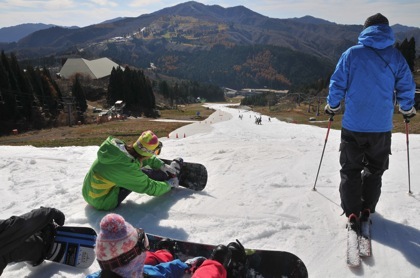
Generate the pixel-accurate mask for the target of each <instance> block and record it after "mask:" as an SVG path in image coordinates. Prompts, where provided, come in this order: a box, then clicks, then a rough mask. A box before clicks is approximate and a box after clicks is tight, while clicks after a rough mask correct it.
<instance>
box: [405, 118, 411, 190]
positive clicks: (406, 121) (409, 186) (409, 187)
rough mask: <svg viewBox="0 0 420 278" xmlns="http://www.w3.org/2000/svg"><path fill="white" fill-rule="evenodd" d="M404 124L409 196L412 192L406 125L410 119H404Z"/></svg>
mask: <svg viewBox="0 0 420 278" xmlns="http://www.w3.org/2000/svg"><path fill="white" fill-rule="evenodd" d="M404 122H405V139H406V142H407V165H408V194H409V195H411V194H413V192H411V181H410V149H409V146H408V145H409V143H408V123H409V122H410V119H409V118H407V117H404Z"/></svg>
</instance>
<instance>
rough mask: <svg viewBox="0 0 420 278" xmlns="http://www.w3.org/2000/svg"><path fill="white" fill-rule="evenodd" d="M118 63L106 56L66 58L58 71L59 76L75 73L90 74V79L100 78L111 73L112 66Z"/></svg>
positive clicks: (69, 75) (66, 76) (68, 75)
mask: <svg viewBox="0 0 420 278" xmlns="http://www.w3.org/2000/svg"><path fill="white" fill-rule="evenodd" d="M117 67H119V65H118V64H117V63H114V62H113V61H111V60H110V59H108V58H100V59H96V60H92V61H90V60H86V59H83V58H68V59H67V61H66V62H65V63H64V65H63V67H62V68H61V71H60V76H61V77H63V78H69V77H71V76H72V75H75V74H76V73H80V74H84V75H88V76H90V77H91V78H92V79H101V78H103V77H106V76H109V75H111V71H112V68H117Z"/></svg>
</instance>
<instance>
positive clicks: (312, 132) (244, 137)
mask: <svg viewBox="0 0 420 278" xmlns="http://www.w3.org/2000/svg"><path fill="white" fill-rule="evenodd" d="M208 106H209V107H211V108H213V109H215V110H216V112H215V113H214V114H212V115H211V116H210V117H209V118H207V119H206V120H203V121H200V122H195V123H191V124H188V125H186V126H184V127H181V128H180V129H178V130H175V131H173V132H172V133H171V134H170V136H169V137H165V138H160V139H161V140H162V141H163V145H164V147H163V150H162V153H161V156H162V157H163V158H169V159H170V158H175V157H178V156H180V157H183V158H184V160H185V161H191V162H199V163H202V164H204V165H205V166H206V167H207V169H208V174H209V179H208V183H207V187H206V189H205V190H204V191H202V192H193V191H189V190H187V189H185V188H179V189H175V190H172V191H171V192H169V193H168V194H166V195H164V196H161V197H151V196H147V195H143V194H136V193H132V194H130V195H129V197H128V198H127V199H126V200H125V201H124V202H123V203H122V204H121V206H120V207H118V208H117V209H115V211H114V212H116V213H119V214H121V215H122V216H124V218H125V219H126V220H127V221H129V222H130V223H132V224H133V225H134V226H137V227H142V228H144V229H145V230H146V231H147V232H150V233H154V234H159V235H163V236H167V237H173V238H177V239H181V240H189V241H195V242H202V243H210V244H219V243H224V244H227V243H229V242H230V241H234V240H235V239H239V240H240V241H241V242H242V243H243V244H244V245H245V247H249V248H259V249H274V250H284V251H288V252H291V253H294V254H296V255H297V256H298V257H300V258H301V259H302V260H303V262H304V263H305V264H306V266H307V268H308V272H309V277H355V276H364V277H381V278H382V277H412V278H414V277H420V213H419V212H420V171H419V170H420V135H410V136H409V147H410V150H409V151H410V159H411V161H410V164H411V166H410V167H411V191H412V192H413V194H412V195H409V194H408V190H409V186H408V170H407V168H408V166H407V142H406V135H405V134H402V133H394V134H393V136H392V155H391V157H390V165H389V170H388V171H386V172H385V174H384V176H383V186H382V196H381V199H380V201H379V204H378V206H377V212H376V213H375V214H374V215H373V217H372V221H373V226H372V238H373V239H372V246H373V257H371V258H366V259H363V261H362V265H361V267H359V268H354V269H351V268H348V267H347V265H346V258H345V249H346V228H345V225H346V218H345V217H344V216H340V215H341V213H342V209H341V207H340V198H339V192H338V186H339V183H340V177H339V170H340V165H339V162H338V158H339V142H340V131H338V130H331V132H330V134H329V137H328V141H327V144H326V148H325V154H324V157H323V161H322V165H321V169H320V172H319V177H318V181H317V184H316V191H313V190H312V188H313V186H314V182H315V177H316V174H317V170H318V166H319V162H320V159H321V153H322V150H323V146H324V143H325V138H326V132H327V129H325V128H319V127H315V126H311V125H310V124H309V122H308V125H296V124H293V123H286V122H281V121H278V120H276V119H269V118H268V117H267V116H264V115H262V124H261V125H257V124H255V123H254V120H255V117H256V116H259V115H258V114H256V113H255V112H252V111H247V110H241V109H237V108H229V107H228V106H227V105H225V104H208ZM239 115H242V116H243V117H242V119H240V117H239ZM325 117H326V116H325ZM326 119H327V117H326ZM401 120H402V119H401ZM417 121H418V119H416V118H415V119H413V121H412V122H411V124H416V122H417ZM75 128H77V127H75ZM141 131H142V130H139V134H140V133H141ZM105 139H106V138H104V140H105ZM97 150H98V146H89V147H58V148H35V147H33V146H21V147H13V146H0V184H1V187H0V219H5V218H8V217H10V216H12V215H20V214H23V213H26V212H28V211H30V210H32V209H34V208H38V207H40V206H51V207H56V208H58V209H60V210H62V211H63V212H64V213H65V215H66V225H79V226H91V227H93V228H94V229H95V230H96V231H99V222H100V220H101V218H102V217H103V216H104V215H105V214H106V213H107V212H104V211H97V210H95V209H93V208H92V207H90V206H89V205H87V204H86V203H85V201H84V200H83V197H82V194H81V188H82V182H83V179H84V176H85V174H86V172H87V171H88V169H89V167H90V165H91V164H92V162H93V161H94V160H95V158H96V152H97ZM97 270H99V265H98V264H97V262H95V263H94V264H93V265H92V266H91V267H90V268H89V269H86V270H79V269H74V268H71V267H68V266H64V265H59V264H55V263H52V262H44V263H43V264H42V265H40V266H38V267H35V268H34V267H30V266H28V265H27V264H25V263H16V264H11V265H9V266H7V267H6V269H5V271H4V273H3V275H2V277H31V278H37V277H39V278H41V277H42V278H44V277H85V276H86V274H88V273H92V272H95V271H97Z"/></svg>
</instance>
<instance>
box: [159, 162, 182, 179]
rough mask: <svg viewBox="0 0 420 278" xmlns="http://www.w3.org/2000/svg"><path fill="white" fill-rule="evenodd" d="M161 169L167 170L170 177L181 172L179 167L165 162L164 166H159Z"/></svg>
mask: <svg viewBox="0 0 420 278" xmlns="http://www.w3.org/2000/svg"><path fill="white" fill-rule="evenodd" d="M159 170H161V171H162V172H165V173H166V174H167V175H168V176H170V177H176V176H177V174H178V173H179V172H178V171H177V169H175V168H174V167H172V166H171V165H168V164H163V165H162V167H160V168H159Z"/></svg>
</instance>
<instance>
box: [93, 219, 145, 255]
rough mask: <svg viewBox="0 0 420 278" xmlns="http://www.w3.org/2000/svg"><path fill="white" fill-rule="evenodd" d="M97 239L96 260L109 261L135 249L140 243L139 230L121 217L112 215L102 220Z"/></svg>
mask: <svg viewBox="0 0 420 278" xmlns="http://www.w3.org/2000/svg"><path fill="white" fill-rule="evenodd" d="M100 227H101V230H100V232H99V235H98V237H97V238H96V247H95V252H96V258H97V259H98V261H107V260H110V259H113V258H116V257H118V256H119V255H121V254H123V253H126V252H128V251H130V250H131V249H133V248H134V247H135V246H136V244H137V241H138V233H137V230H136V229H135V228H134V227H133V226H132V225H131V224H130V223H128V222H125V220H124V218H123V217H122V216H121V215H118V214H115V213H110V214H107V215H105V216H104V218H102V220H101V223H100Z"/></svg>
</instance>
